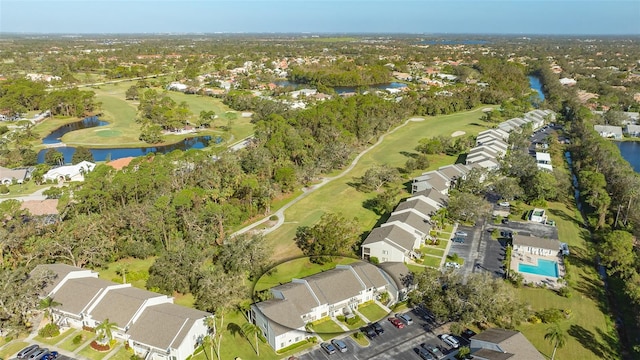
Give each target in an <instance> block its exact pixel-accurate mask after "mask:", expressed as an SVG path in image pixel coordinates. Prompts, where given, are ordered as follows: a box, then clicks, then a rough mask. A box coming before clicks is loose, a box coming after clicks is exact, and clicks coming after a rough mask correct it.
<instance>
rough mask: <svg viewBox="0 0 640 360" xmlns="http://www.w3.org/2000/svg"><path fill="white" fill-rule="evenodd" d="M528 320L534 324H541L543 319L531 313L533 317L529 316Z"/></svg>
mask: <svg viewBox="0 0 640 360" xmlns="http://www.w3.org/2000/svg"><path fill="white" fill-rule="evenodd" d="M527 321H528V322H530V323H532V324H540V323H541V322H542V320H540V318H539V317H537V316H535V315H531V317H529V319H528V320H527Z"/></svg>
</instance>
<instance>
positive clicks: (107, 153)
mask: <svg viewBox="0 0 640 360" xmlns="http://www.w3.org/2000/svg"><path fill="white" fill-rule="evenodd" d="M222 140H223V139H222V138H221V137H219V136H217V137H215V138H212V137H211V136H196V137H192V138H187V139H184V140H182V141H179V142H177V143H175V144H170V145H161V146H151V147H135V148H105V149H95V148H89V150H90V151H91V154H93V159H94V160H95V161H105V160H106V159H110V160H116V159H121V158H125V157H137V156H144V155H147V154H150V153H161V154H167V153H170V152H172V151H174V150H183V151H185V150H189V149H202V148H205V147H207V146H209V144H210V143H215V144H219V143H221V142H222ZM53 149H55V150H57V151H59V152H61V153H62V154H63V155H64V162H65V163H71V158H72V157H73V154H74V153H75V152H76V148H74V147H71V146H61V147H55V148H53ZM48 150H49V149H43V150H40V152H39V153H38V163H39V164H42V163H43V162H44V155H45V153H46V152H47V151H48Z"/></svg>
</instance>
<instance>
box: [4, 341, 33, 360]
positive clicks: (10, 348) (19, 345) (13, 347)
mask: <svg viewBox="0 0 640 360" xmlns="http://www.w3.org/2000/svg"><path fill="white" fill-rule="evenodd" d="M28 345H29V343H27V342H25V341H12V342H10V343H8V344H6V345H5V346H4V347H3V348H2V349H0V358H3V359H8V358H10V357H11V356H13V355H15V354H16V353H17V352H18V351H20V350H22V349H24V348H25V347H27V346H28Z"/></svg>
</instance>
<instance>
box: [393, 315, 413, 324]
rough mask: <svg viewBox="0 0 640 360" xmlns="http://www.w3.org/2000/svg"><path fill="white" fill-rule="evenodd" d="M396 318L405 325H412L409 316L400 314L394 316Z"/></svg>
mask: <svg viewBox="0 0 640 360" xmlns="http://www.w3.org/2000/svg"><path fill="white" fill-rule="evenodd" d="M396 317H397V318H398V319H400V320H402V322H404V323H405V324H407V325H411V324H413V319H412V318H411V316H409V314H400V315H396Z"/></svg>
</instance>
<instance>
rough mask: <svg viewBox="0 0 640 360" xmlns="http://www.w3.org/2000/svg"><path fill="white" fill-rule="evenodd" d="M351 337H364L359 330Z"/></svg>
mask: <svg viewBox="0 0 640 360" xmlns="http://www.w3.org/2000/svg"><path fill="white" fill-rule="evenodd" d="M353 337H354V338H356V339H362V338H363V337H364V334H363V333H361V332H357V333H354V334H353Z"/></svg>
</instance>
